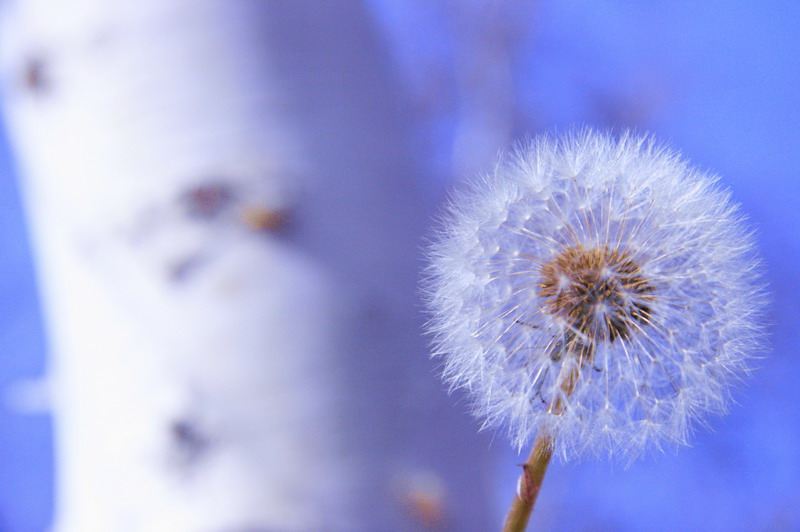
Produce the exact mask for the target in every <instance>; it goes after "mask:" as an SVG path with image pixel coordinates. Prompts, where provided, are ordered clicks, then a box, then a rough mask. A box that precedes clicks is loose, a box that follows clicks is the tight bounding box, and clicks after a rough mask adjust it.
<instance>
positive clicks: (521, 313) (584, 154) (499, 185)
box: [425, 130, 765, 458]
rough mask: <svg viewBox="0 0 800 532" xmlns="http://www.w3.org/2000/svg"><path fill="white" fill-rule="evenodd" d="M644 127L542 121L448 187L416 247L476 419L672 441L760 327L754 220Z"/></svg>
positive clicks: (572, 439)
mask: <svg viewBox="0 0 800 532" xmlns="http://www.w3.org/2000/svg"><path fill="white" fill-rule="evenodd" d="M715 181H716V177H713V176H709V175H707V174H705V173H703V172H701V171H698V170H696V169H694V168H692V167H690V166H688V164H687V163H686V162H685V161H684V160H683V159H682V158H681V157H680V156H679V155H678V154H677V153H675V152H672V151H669V150H668V149H666V148H664V147H662V146H660V145H658V144H656V143H654V142H653V141H652V139H650V138H649V137H640V136H636V135H634V134H631V133H623V134H622V135H621V136H620V137H618V138H615V137H613V136H611V135H609V134H600V133H596V132H593V131H590V130H584V131H582V132H579V133H575V134H572V135H569V136H567V137H565V138H562V139H556V138H552V137H547V136H542V137H538V138H536V139H535V140H534V141H532V142H530V143H529V144H527V145H525V146H524V147H521V148H518V149H517V150H516V152H515V153H514V154H513V155H511V156H510V157H506V158H505V159H503V160H501V161H500V162H499V163H498V164H497V166H496V168H495V170H494V172H493V173H492V174H490V175H486V176H484V177H483V178H481V179H480V180H477V181H475V182H473V183H471V184H469V185H468V186H467V187H465V188H464V189H463V190H461V191H459V192H458V193H456V194H455V195H454V197H453V198H452V200H451V202H450V204H449V206H448V208H447V210H446V213H445V214H444V216H443V219H442V223H441V227H440V229H439V231H438V233H437V235H436V236H435V238H434V241H433V243H432V244H431V246H430V248H429V264H428V269H427V275H426V281H425V292H426V295H427V299H428V305H429V310H430V313H431V319H430V321H429V324H428V329H429V332H430V333H431V334H432V336H433V338H434V346H435V347H434V356H436V357H440V358H441V360H442V361H443V373H444V378H445V380H446V381H447V382H448V383H449V384H450V385H451V386H452V387H454V388H465V389H466V390H467V391H468V392H469V394H470V396H471V397H472V400H473V404H474V408H475V413H476V415H478V416H479V417H480V418H482V419H483V420H484V426H486V427H496V426H504V427H506V428H507V430H508V431H509V434H510V436H511V438H512V441H513V443H514V445H515V446H517V447H518V448H521V447H523V446H525V445H526V444H528V443H529V442H530V441H531V440H532V438H533V437H534V436H535V434H536V433H537V431H544V432H545V433H547V434H549V435H551V436H553V437H554V441H555V447H556V448H555V451H556V452H557V453H558V454H560V455H562V457H565V458H566V457H569V456H572V455H580V454H583V453H586V452H594V453H598V454H599V453H604V454H605V453H607V454H613V453H621V454H623V455H627V456H628V457H633V456H636V455H638V454H639V453H640V452H641V451H642V450H643V449H645V448H647V447H659V446H661V445H663V444H665V443H666V444H669V443H673V444H683V443H686V438H687V435H688V432H689V430H690V429H691V427H692V426H693V425H694V424H695V423H696V422H698V421H702V420H703V419H704V417H705V416H706V414H708V413H710V412H711V413H713V412H722V411H724V409H725V405H726V403H727V402H728V398H729V390H730V386H731V384H733V383H734V382H736V381H737V380H738V379H740V378H741V377H742V376H743V375H745V374H746V373H747V371H748V368H749V362H750V360H752V358H753V356H754V353H755V352H756V351H757V350H758V348H759V347H760V345H761V342H762V338H763V327H762V316H763V312H764V307H765V297H764V294H763V290H762V287H761V282H760V280H759V275H758V270H759V261H758V259H757V258H756V257H755V254H754V251H753V242H752V237H751V235H750V234H749V232H748V231H747V229H746V228H745V227H744V224H743V220H742V216H741V214H740V213H739V211H738V207H737V206H736V205H734V204H732V203H731V202H730V198H729V195H728V194H727V193H726V192H723V191H721V190H720V189H718V188H717V187H716V185H715Z"/></svg>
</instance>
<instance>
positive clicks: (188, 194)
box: [0, 0, 490, 532]
mask: <svg viewBox="0 0 800 532" xmlns="http://www.w3.org/2000/svg"><path fill="white" fill-rule="evenodd" d="M2 9H3V13H2V17H3V18H2V26H0V35H1V36H2V57H1V58H0V68H2V76H3V83H4V86H3V94H2V98H3V102H2V103H3V107H4V113H5V115H6V121H7V127H8V131H9V136H10V138H11V141H12V144H13V146H14V148H15V150H16V157H17V164H18V168H19V172H20V175H21V176H22V178H23V185H24V189H25V193H26V201H27V204H28V211H29V214H30V226H31V228H32V231H33V234H34V240H35V245H36V255H37V259H38V268H39V274H40V279H41V291H42V294H43V298H44V300H45V306H46V309H47V317H46V319H47V322H48V329H49V334H50V345H51V352H52V354H51V359H50V363H49V367H50V377H49V379H48V381H49V387H50V390H51V401H52V407H53V411H54V416H55V417H54V419H55V424H56V434H57V436H56V460H57V464H58V471H57V479H58V480H57V494H58V500H57V502H56V523H55V530H56V531H57V532H109V531H113V532H125V531H159V532H160V531H164V532H181V531H192V532H194V531H198V532H206V531H208V532H247V531H250V532H255V531H266V530H270V531H273V530H281V531H336V530H354V531H355V530H365V531H378V530H381V531H391V530H476V531H478V530H481V531H482V530H486V529H488V528H489V527H488V525H487V524H486V521H485V519H486V512H485V509H486V507H487V505H488V503H489V502H490V501H488V500H487V499H488V497H487V496H486V492H484V491H483V490H482V489H481V486H485V484H486V483H485V479H484V478H483V477H484V472H485V468H486V464H485V455H486V451H485V450H484V448H485V440H478V439H476V438H475V436H474V426H473V425H472V423H471V422H470V421H469V420H467V419H466V418H465V417H458V416H457V415H456V412H457V407H454V406H453V405H452V404H451V403H452V401H449V400H448V399H446V398H445V397H444V395H443V394H442V392H441V391H440V386H441V385H440V384H439V382H438V379H437V378H436V376H435V374H434V372H433V371H432V367H431V365H430V364H429V362H428V360H427V358H426V351H427V350H426V348H425V344H424V342H423V341H422V340H421V339H420V338H419V334H420V333H419V321H420V320H419V318H418V317H416V316H417V315H418V312H419V309H418V306H417V305H416V296H415V288H414V286H415V280H416V276H417V273H416V271H417V262H416V258H415V257H416V256H417V254H418V249H417V248H418V245H419V241H418V235H419V233H420V232H421V229H422V227H423V224H424V223H425V220H426V217H427V213H426V212H425V211H426V209H425V208H423V205H424V202H422V201H421V198H419V197H418V196H417V193H416V191H415V187H414V184H413V181H414V179H413V178H414V168H413V166H412V163H411V162H410V161H411V157H410V155H411V154H410V153H409V149H408V143H407V137H408V134H407V131H406V129H405V125H404V122H403V113H402V111H401V109H400V105H399V102H400V99H399V96H398V94H396V90H395V88H394V87H393V85H392V84H391V82H390V79H389V76H388V68H387V66H386V64H385V63H386V59H385V57H384V55H385V54H383V53H382V51H381V48H380V47H379V46H378V44H379V43H378V39H377V37H376V35H374V34H373V30H372V28H371V25H370V21H369V19H368V17H367V15H366V13H365V11H364V9H363V8H362V7H361V6H360V4H357V3H354V2H313V1H310V0H309V1H287V2H267V1H258V0H249V1H248V0H192V1H190V0H147V1H144V0H142V1H139V2H134V1H130V2H126V1H122V0H117V1H108V0H105V1H101V0H73V1H70V2H62V1H58V0H25V1H24V2H23V1H9V2H6V3H5V4H4V5H3V6H2ZM487 476H488V475H487Z"/></svg>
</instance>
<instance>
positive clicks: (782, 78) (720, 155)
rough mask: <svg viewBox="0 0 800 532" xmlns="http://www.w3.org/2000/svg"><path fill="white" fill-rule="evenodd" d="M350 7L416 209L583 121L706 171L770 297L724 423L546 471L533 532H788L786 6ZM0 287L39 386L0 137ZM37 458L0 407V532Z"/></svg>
mask: <svg viewBox="0 0 800 532" xmlns="http://www.w3.org/2000/svg"><path fill="white" fill-rule="evenodd" d="M367 6H368V8H369V9H370V10H371V12H372V14H373V15H374V20H375V24H376V26H377V27H378V29H379V31H380V32H381V33H382V35H384V37H385V42H386V47H387V55H388V57H390V58H391V61H392V65H393V67H392V68H393V69H394V71H395V75H396V80H397V83H398V85H400V86H401V87H402V89H403V90H404V91H405V94H406V95H407V105H408V111H409V113H410V114H411V115H412V116H413V119H414V120H415V124H416V131H417V134H416V139H415V140H416V142H417V147H418V150H417V153H418V154H419V161H418V162H417V163H418V165H419V167H421V168H424V169H425V172H424V173H423V174H421V175H420V180H421V182H422V185H424V187H425V189H426V190H427V191H428V192H429V194H430V196H431V198H432V201H436V200H437V199H439V198H441V195H442V194H443V191H444V190H445V189H446V187H447V185H448V184H449V183H450V182H452V181H453V180H455V179H457V178H458V176H459V174H462V173H464V172H470V171H474V170H477V169H478V168H480V167H481V165H486V164H489V163H491V159H492V158H493V156H494V154H495V153H496V151H497V149H499V148H501V147H503V146H504V145H506V144H507V143H508V142H510V141H511V140H512V139H514V138H517V137H520V136H523V135H525V134H531V133H537V132H540V131H554V130H565V129H568V128H570V127H571V126H574V125H582V124H585V123H586V124H590V125H594V126H598V127H607V126H610V127H633V128H637V129H640V130H648V131H652V132H653V133H654V134H655V135H656V136H657V137H658V138H660V139H663V140H666V141H667V142H669V143H670V144H671V145H673V146H674V147H676V148H679V149H681V150H682V151H683V152H684V153H685V154H686V156H687V157H688V158H689V159H691V160H692V161H693V162H694V163H695V164H696V165H698V166H700V167H702V168H704V169H710V170H712V171H714V172H716V173H719V174H720V175H722V176H723V177H722V184H723V186H725V187H729V188H730V189H731V191H732V193H733V196H734V198H735V199H736V200H737V201H738V202H740V203H742V205H743V210H744V211H745V212H746V213H748V215H749V217H750V221H751V223H752V225H753V227H754V229H755V230H756V231H757V234H758V240H759V243H760V248H761V252H762V254H763V256H764V258H765V268H766V278H767V280H768V282H769V285H770V293H771V296H772V299H773V305H772V309H771V313H770V320H771V322H770V335H771V351H770V352H769V353H768V356H766V357H765V358H764V359H763V360H762V361H761V362H760V364H759V365H760V368H759V370H758V371H757V372H756V373H755V375H754V376H753V377H752V378H751V379H750V380H749V382H748V383H747V386H745V387H742V388H741V389H739V390H737V391H736V393H735V398H736V400H737V402H738V404H737V405H734V407H733V408H732V411H731V414H730V415H728V416H726V417H724V418H718V419H714V420H712V427H713V428H712V430H711V431H707V430H701V431H699V432H698V434H696V437H695V438H694V443H693V446H692V447H691V448H688V449H681V450H680V451H679V452H677V453H672V452H667V453H665V454H664V455H655V456H649V457H646V458H645V459H643V460H642V461H639V462H637V463H635V464H633V465H631V466H630V467H625V466H624V465H620V464H608V463H604V462H595V461H590V460H587V461H585V462H581V463H569V464H558V463H556V464H554V466H553V467H552V468H551V470H550V471H549V473H548V477H547V480H546V483H545V488H544V490H543V493H542V496H541V499H540V501H539V503H538V505H537V510H536V512H535V515H534V518H533V523H534V524H538V525H539V526H540V527H541V528H540V529H541V530H585V531H590V530H591V531H603V530H609V531H610V530H622V531H627V530H631V531H637V530H742V531H744V530H776V531H782V530H800V409H798V399H800V385H798V378H800V361H798V357H797V355H796V347H795V345H796V340H797V334H795V331H796V329H797V323H798V317H799V316H800V302H799V301H798V297H797V296H798V293H800V291H799V290H798V274H797V271H798V266H799V265H800V253H799V251H800V250H798V246H800V241H799V239H798V238H797V232H798V228H799V227H800V208H798V207H800V179H798V175H797V174H798V170H797V169H798V168H800V149H798V146H797V144H798V138H800V135H799V134H800V89H799V88H798V87H800V46H798V45H800V3H798V2H790V1H783V2H759V3H756V2H734V1H704V2H682V1H669V2H668V1H659V2H634V1H594V2H589V1H583V2H578V1H569V0H565V1H560V2H539V3H532V2H522V1H511V0H508V1H498V2H478V1H475V0H463V1H461V2H458V1H455V0H450V1H444V0H442V1H434V2H431V1H425V0H414V1H408V2H394V1H393V0H371V1H370V2H368V3H367ZM487 57H488V59H487ZM476 72H477V73H478V78H477V79H475V73H476ZM496 117H499V118H498V119H497V120H494V118H496ZM3 140H4V139H3ZM465 146H466V148H465ZM0 290H2V294H0V345H2V353H0V389H3V390H5V389H8V386H9V385H10V384H12V383H14V382H17V381H19V380H20V379H28V378H35V377H38V376H41V374H42V371H43V367H44V352H45V340H44V337H43V332H42V323H41V320H42V318H41V315H40V309H39V306H38V302H37V294H36V288H35V282H34V273H33V260H32V257H31V252H30V248H29V244H28V241H27V237H26V228H25V222H24V218H23V213H22V211H21V206H20V198H19V194H18V189H17V185H16V183H15V177H14V171H13V157H12V156H11V155H10V153H9V148H8V147H7V145H6V144H5V140H4V142H3V145H2V146H0ZM475 426H476V430H477V427H478V423H477V422H476V424H475ZM492 449H493V452H494V453H495V454H496V455H497V461H496V473H495V479H496V485H495V486H494V487H493V491H494V492H495V493H496V495H495V497H496V501H495V504H494V505H493V506H494V507H496V512H497V516H496V519H497V520H498V522H499V520H500V519H502V515H503V514H504V512H505V509H506V503H507V502H508V500H509V498H510V496H511V493H512V490H513V486H514V485H515V482H516V475H517V471H518V469H517V467H516V464H517V463H519V461H520V458H519V457H518V456H517V455H516V454H515V453H513V452H512V451H511V450H510V448H508V446H507V445H506V442H505V441H503V440H502V438H496V439H494V440H493V442H492ZM52 462H53V457H52V451H51V440H50V425H49V419H48V418H47V417H46V416H44V415H36V414H24V415H23V414H19V413H15V412H13V411H11V410H10V409H9V407H8V405H6V404H5V403H4V404H3V405H2V406H0V531H12V532H27V531H32V532H40V531H43V530H45V529H46V527H47V526H48V524H49V521H50V517H51V511H52V487H51V484H52ZM465 489H468V488H465Z"/></svg>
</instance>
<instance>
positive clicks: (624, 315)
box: [538, 245, 654, 347]
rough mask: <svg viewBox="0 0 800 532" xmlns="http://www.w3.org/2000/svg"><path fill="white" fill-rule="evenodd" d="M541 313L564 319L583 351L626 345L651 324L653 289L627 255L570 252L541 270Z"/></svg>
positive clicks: (572, 249)
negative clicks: (612, 344) (599, 344)
mask: <svg viewBox="0 0 800 532" xmlns="http://www.w3.org/2000/svg"><path fill="white" fill-rule="evenodd" d="M540 274H541V280H540V282H539V284H538V293H539V296H540V297H542V298H543V299H544V307H543V310H544V312H546V313H547V314H550V315H552V316H558V317H560V318H562V319H563V320H564V321H565V322H566V323H567V325H568V327H569V331H568V333H567V334H568V336H569V337H571V338H573V339H574V341H577V342H579V343H580V344H582V345H583V346H585V347H593V346H594V344H596V343H597V342H599V341H609V342H613V341H615V340H616V339H617V338H622V339H623V340H626V339H628V338H629V337H630V335H631V332H632V331H633V330H635V329H637V328H640V327H641V326H642V325H645V324H647V323H649V320H650V317H651V314H652V311H651V303H652V301H653V294H652V292H653V290H654V287H653V285H652V284H650V282H649V281H648V280H647V278H646V277H645V276H644V275H643V274H642V271H641V268H640V266H639V264H638V263H637V262H636V261H635V260H634V259H633V258H632V257H631V256H630V255H629V254H628V253H627V252H625V251H624V250H620V249H616V248H614V249H610V248H608V247H606V246H603V247H598V248H594V249H586V248H584V247H583V246H580V245H578V246H573V247H569V248H566V249H565V250H564V251H562V252H561V253H560V254H559V255H558V256H556V257H555V258H553V259H552V260H550V261H548V262H546V263H544V264H543V265H542V266H541V267H540Z"/></svg>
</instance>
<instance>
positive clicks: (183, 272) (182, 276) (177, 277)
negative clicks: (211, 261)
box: [167, 255, 206, 283]
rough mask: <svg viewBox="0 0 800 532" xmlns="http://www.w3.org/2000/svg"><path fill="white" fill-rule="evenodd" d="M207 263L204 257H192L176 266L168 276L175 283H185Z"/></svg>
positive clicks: (175, 264)
mask: <svg viewBox="0 0 800 532" xmlns="http://www.w3.org/2000/svg"><path fill="white" fill-rule="evenodd" d="M205 263H206V258H205V257H203V256H202V255H190V256H188V257H185V258H183V259H181V260H179V261H177V262H175V263H174V264H172V265H171V266H170V268H169V271H168V272H167V276H168V278H169V280H170V281H172V282H173V283H183V282H186V281H187V280H189V278H190V277H192V276H193V275H194V274H195V273H197V271H198V270H200V269H201V268H202V267H203V265H204V264H205Z"/></svg>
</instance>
